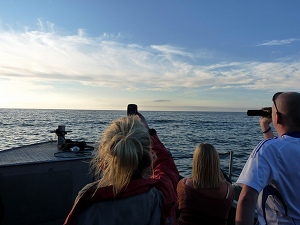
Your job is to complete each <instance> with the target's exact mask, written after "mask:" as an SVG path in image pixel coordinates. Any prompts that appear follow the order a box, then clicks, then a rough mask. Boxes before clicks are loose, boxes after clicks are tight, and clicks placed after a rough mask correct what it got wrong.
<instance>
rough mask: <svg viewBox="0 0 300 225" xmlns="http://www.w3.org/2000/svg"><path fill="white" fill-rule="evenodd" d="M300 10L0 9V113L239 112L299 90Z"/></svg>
mask: <svg viewBox="0 0 300 225" xmlns="http://www.w3.org/2000/svg"><path fill="white" fill-rule="evenodd" d="M299 11H300V1H298V0H289V1H278V0H272V1H271V0H269V1H257V0H254V1H231V0H229V1H221V0H219V1H202V0H198V1H196V0H194V1H175V0H173V1H170V0H163V1H162V0H152V1H149V0H148V1H145V0H134V1H130V0H129V1H112V0H103V1H102V0H98V1H96V0H93V1H92V0H87V1H79V0H72V1H71V0H68V1H67V0H43V1H40V0H36V1H30V0H28V1H23V0H18V1H14V0H7V1H1V0H0V107H1V108H54V109H56V108H64V109H99V110H102V109H125V108H126V105H127V104H128V103H136V104H138V106H139V109H140V110H141V111H142V110H197V111H245V110H247V109H255V108H261V107H264V106H270V105H271V104H272V102H271V98H272V95H273V94H274V93H275V92H277V91H299V87H300V29H299V23H300V13H299Z"/></svg>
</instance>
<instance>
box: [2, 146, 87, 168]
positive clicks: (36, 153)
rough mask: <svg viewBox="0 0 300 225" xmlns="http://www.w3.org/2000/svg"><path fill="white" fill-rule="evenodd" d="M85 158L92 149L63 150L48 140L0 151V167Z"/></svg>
mask: <svg viewBox="0 0 300 225" xmlns="http://www.w3.org/2000/svg"><path fill="white" fill-rule="evenodd" d="M86 158H92V151H87V152H84V153H74V152H63V151H61V150H60V149H59V148H58V146H57V142H55V141H49V142H44V143H38V144H33V145H28V146H22V147H19V148H12V149H8V150H4V151H0V167H6V166H15V165H22V164H32V163H45V162H57V161H66V160H77V159H86Z"/></svg>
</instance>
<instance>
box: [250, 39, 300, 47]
mask: <svg viewBox="0 0 300 225" xmlns="http://www.w3.org/2000/svg"><path fill="white" fill-rule="evenodd" d="M296 41H300V39H299V38H289V39H284V40H272V41H267V42H264V43H262V44H259V45H256V46H272V45H288V44H291V43H293V42H296Z"/></svg>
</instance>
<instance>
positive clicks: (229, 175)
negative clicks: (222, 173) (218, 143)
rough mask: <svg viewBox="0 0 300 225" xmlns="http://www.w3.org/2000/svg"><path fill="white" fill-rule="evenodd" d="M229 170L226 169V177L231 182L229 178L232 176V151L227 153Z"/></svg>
mask: <svg viewBox="0 0 300 225" xmlns="http://www.w3.org/2000/svg"><path fill="white" fill-rule="evenodd" d="M229 154H230V155H229V157H230V159H229V168H228V177H229V179H230V180H231V176H232V159H233V151H229Z"/></svg>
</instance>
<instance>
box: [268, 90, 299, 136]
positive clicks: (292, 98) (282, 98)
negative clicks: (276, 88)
mask: <svg viewBox="0 0 300 225" xmlns="http://www.w3.org/2000/svg"><path fill="white" fill-rule="evenodd" d="M272 112H273V113H272V120H273V124H274V127H275V128H276V130H277V131H278V133H280V134H279V135H282V134H283V133H286V132H291V131H300V93H298V92H282V93H280V92H279V93H276V94H275V95H274V96H273V107H272Z"/></svg>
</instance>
